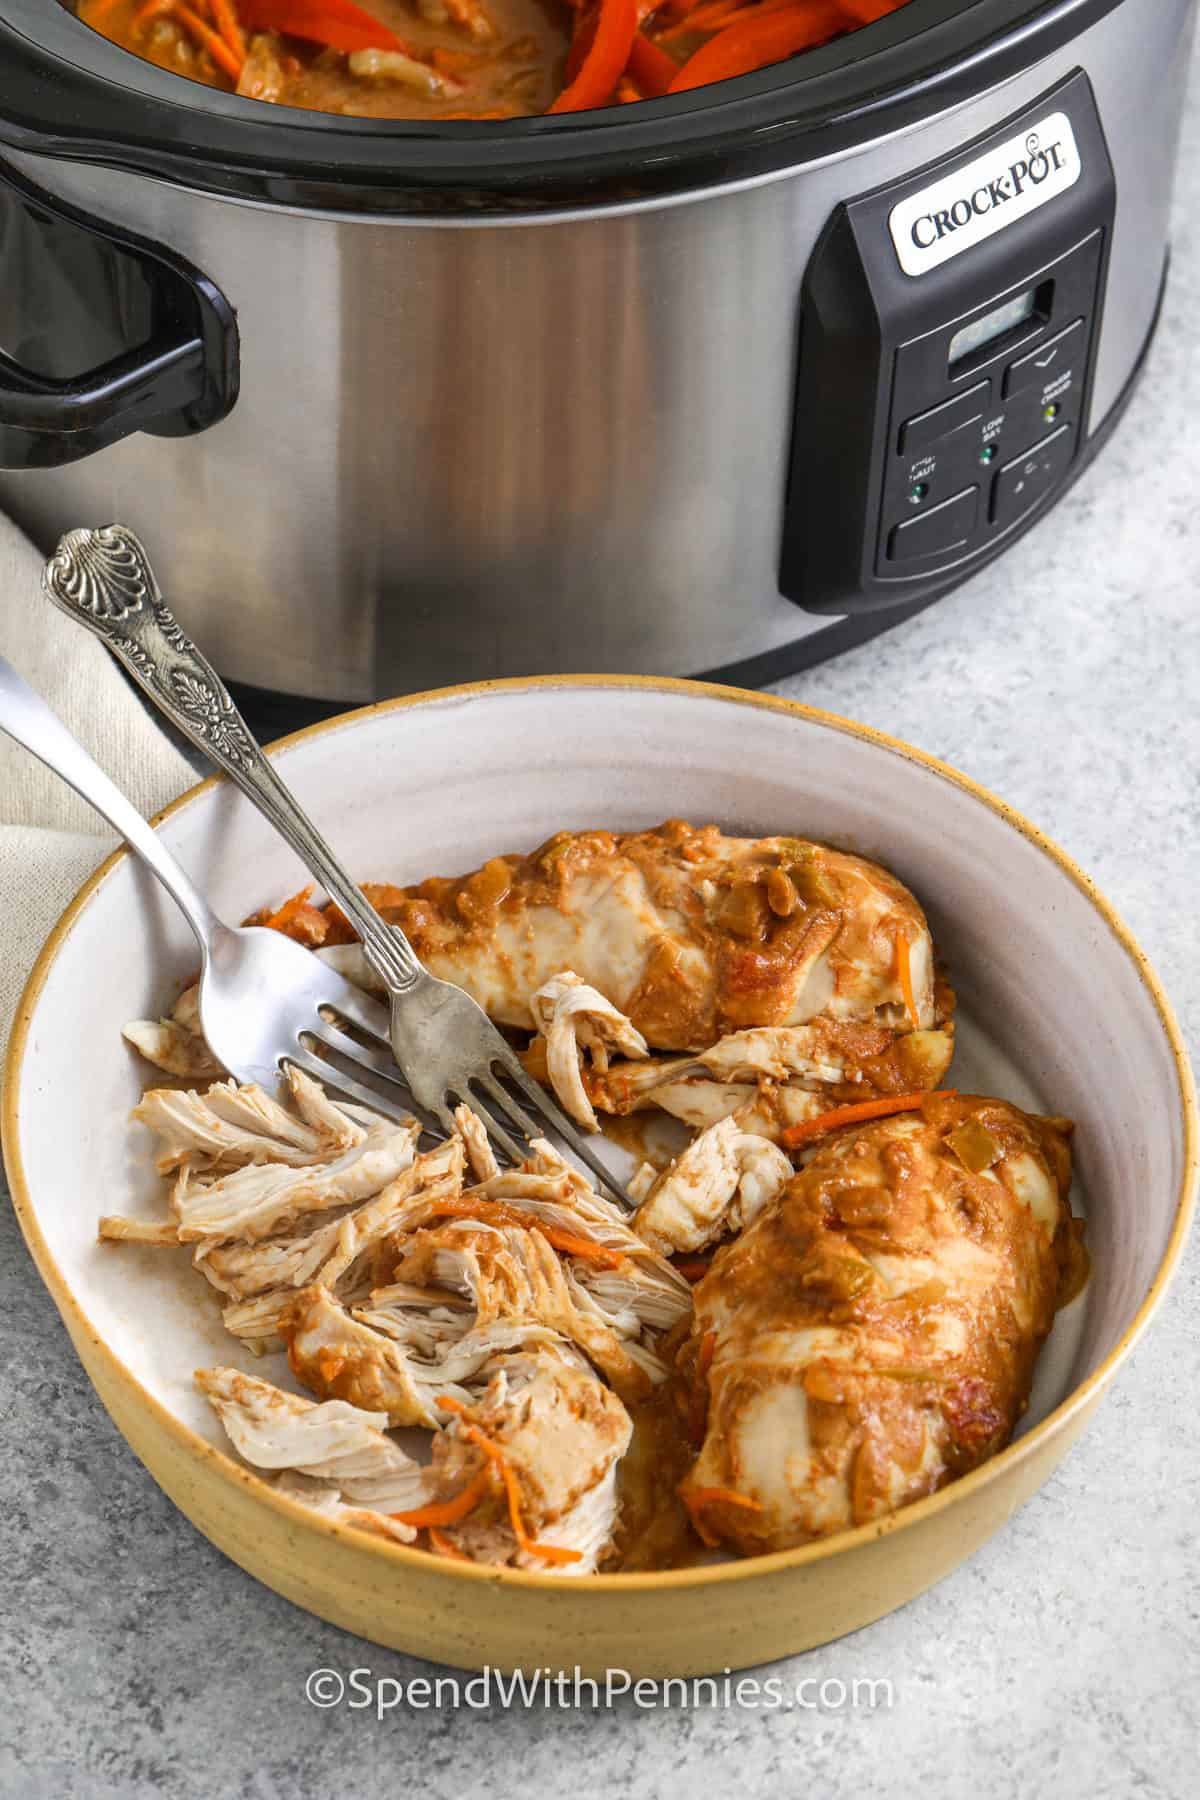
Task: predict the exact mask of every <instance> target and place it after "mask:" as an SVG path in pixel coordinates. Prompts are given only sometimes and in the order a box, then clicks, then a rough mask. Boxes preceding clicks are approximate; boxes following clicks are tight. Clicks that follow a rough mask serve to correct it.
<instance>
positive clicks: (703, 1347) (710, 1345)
mask: <svg viewBox="0 0 1200 1800" xmlns="http://www.w3.org/2000/svg"><path fill="white" fill-rule="evenodd" d="M716 1347H717V1334H716V1332H715V1331H706V1332H705V1334H704V1336H703V1337H702V1338H701V1339H700V1354H699V1356H698V1357H697V1358H696V1373H697V1375H707V1374H708V1371H709V1370H710V1369H711V1368H712V1359H713V1352H714V1351H715V1350H716Z"/></svg>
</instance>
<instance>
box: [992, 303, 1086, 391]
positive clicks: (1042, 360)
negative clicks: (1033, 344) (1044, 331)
mask: <svg viewBox="0 0 1200 1800" xmlns="http://www.w3.org/2000/svg"><path fill="white" fill-rule="evenodd" d="M1082 350H1083V320H1082V319H1076V321H1075V323H1074V324H1073V325H1068V326H1067V329H1066V330H1065V331H1060V332H1059V334H1058V336H1057V337H1052V338H1047V339H1046V341H1045V343H1043V344H1039V345H1038V347H1037V349H1036V350H1031V351H1030V352H1029V354H1028V356H1019V357H1018V358H1017V360H1016V362H1015V363H1013V364H1012V365H1011V366H1010V367H1009V368H1008V369H1007V370H1006V371H1005V376H1004V398H1005V399H1006V400H1007V399H1009V398H1010V397H1011V396H1012V395H1013V394H1019V393H1020V392H1021V391H1022V389H1023V388H1028V387H1034V386H1039V387H1049V386H1050V384H1051V382H1053V381H1057V380H1059V379H1060V378H1061V377H1062V376H1063V375H1069V374H1070V373H1071V361H1072V358H1074V357H1077V356H1079V355H1080V354H1081V352H1082Z"/></svg>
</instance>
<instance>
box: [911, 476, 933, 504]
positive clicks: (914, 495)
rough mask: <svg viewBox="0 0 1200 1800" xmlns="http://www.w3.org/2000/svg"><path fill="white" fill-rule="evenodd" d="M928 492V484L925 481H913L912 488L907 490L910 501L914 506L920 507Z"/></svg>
mask: <svg viewBox="0 0 1200 1800" xmlns="http://www.w3.org/2000/svg"><path fill="white" fill-rule="evenodd" d="M928 492H929V483H928V482H927V481H915V482H914V483H913V485H912V487H911V488H910V489H909V490H908V497H909V499H910V500H911V501H912V503H913V505H914V506H920V504H921V502H922V500H924V498H925V496H926V495H927V494H928Z"/></svg>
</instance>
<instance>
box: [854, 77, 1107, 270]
mask: <svg viewBox="0 0 1200 1800" xmlns="http://www.w3.org/2000/svg"><path fill="white" fill-rule="evenodd" d="M1081 172H1082V165H1081V163H1080V160H1079V146H1078V145H1077V144H1076V142H1075V133H1074V132H1073V131H1072V130H1071V121H1070V119H1068V117H1067V115H1066V113H1051V114H1050V116H1049V118H1047V119H1043V120H1042V122H1041V124H1039V125H1037V126H1035V127H1034V129H1033V130H1032V131H1024V132H1022V133H1021V135H1020V137H1015V138H1011V139H1010V140H1009V142H1008V143H1006V144H1001V145H1000V146H999V147H998V148H997V149H995V150H989V151H988V152H987V154H986V156H981V157H978V158H977V159H976V161H975V162H973V163H968V164H967V166H966V167H965V168H963V169H956V170H955V171H954V173H953V174H952V175H943V176H942V177H941V178H940V179H939V180H938V181H935V182H934V183H933V184H932V186H930V187H927V188H923V189H922V190H921V192H920V193H919V194H911V195H910V196H909V198H908V199H907V200H901V201H900V203H899V205H898V206H895V207H893V209H892V213H891V218H890V220H889V224H890V226H891V231H892V241H893V243H894V244H895V246H896V255H897V256H898V257H899V258H900V267H901V268H902V269H903V270H904V272H905V274H906V275H924V274H925V273H926V272H927V270H929V269H936V268H937V267H938V265H939V264H940V263H944V262H949V260H950V258H951V257H952V256H960V255H961V254H962V252H963V251H964V250H969V249H970V248H971V246H972V245H973V244H980V243H982V242H983V240H984V238H989V237H992V236H993V235H994V234H995V233H996V232H997V231H1002V230H1003V229H1004V227H1005V226H1006V225H1012V224H1014V223H1015V222H1016V220H1018V219H1023V218H1024V217H1025V215H1026V213H1031V212H1034V211H1035V210H1036V209H1037V208H1038V207H1039V206H1044V205H1045V204H1046V202H1047V201H1048V200H1053V199H1054V198H1055V196H1056V195H1057V194H1062V193H1065V192H1066V190H1067V189H1068V188H1069V187H1074V185H1075V183H1076V182H1077V181H1078V180H1079V177H1080V174H1081Z"/></svg>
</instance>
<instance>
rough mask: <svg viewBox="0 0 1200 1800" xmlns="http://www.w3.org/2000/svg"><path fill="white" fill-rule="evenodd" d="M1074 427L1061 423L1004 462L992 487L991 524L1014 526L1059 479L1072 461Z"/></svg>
mask: <svg viewBox="0 0 1200 1800" xmlns="http://www.w3.org/2000/svg"><path fill="white" fill-rule="evenodd" d="M1073 436H1074V427H1073V426H1070V425H1062V426H1060V427H1059V429H1058V430H1057V431H1055V432H1052V433H1051V435H1050V436H1049V437H1048V438H1043V440H1042V442H1041V443H1040V444H1035V445H1034V447H1033V449H1032V450H1027V451H1026V452H1025V454H1024V456H1017V457H1014V459H1013V460H1012V462H1010V463H1005V465H1004V467H1003V468H1002V469H1001V471H1000V473H999V474H998V475H997V477H996V480H995V482H994V484H993V486H992V523H993V524H994V525H1001V526H1004V525H1011V524H1012V523H1013V521H1014V520H1015V519H1019V518H1020V517H1021V515H1022V514H1023V513H1027V512H1028V511H1029V508H1030V507H1031V506H1035V505H1036V504H1037V502H1038V501H1039V500H1040V499H1041V497H1042V495H1043V494H1044V493H1045V492H1046V490H1047V489H1048V488H1050V487H1053V485H1054V483H1055V482H1056V481H1057V480H1058V478H1059V476H1060V475H1061V474H1062V473H1063V471H1064V469H1065V468H1066V467H1067V464H1068V463H1069V462H1070V460H1071V444H1072V438H1073Z"/></svg>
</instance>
